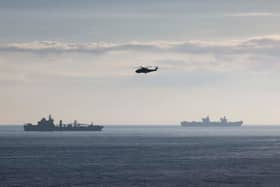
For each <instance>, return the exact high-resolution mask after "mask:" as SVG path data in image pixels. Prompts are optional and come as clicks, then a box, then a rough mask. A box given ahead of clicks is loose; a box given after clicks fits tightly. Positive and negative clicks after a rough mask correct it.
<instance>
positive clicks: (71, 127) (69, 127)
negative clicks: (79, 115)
mask: <svg viewBox="0 0 280 187" xmlns="http://www.w3.org/2000/svg"><path fill="white" fill-rule="evenodd" d="M102 129H103V126H101V125H94V124H93V123H91V124H81V123H78V122H77V121H76V120H75V121H74V123H73V124H71V123H70V124H63V122H62V120H60V121H59V125H58V126H56V125H55V124H54V119H53V118H52V117H51V115H49V118H48V119H46V118H42V119H41V120H40V121H38V123H37V125H32V124H31V123H27V124H25V125H24V130H25V131H101V130H102Z"/></svg>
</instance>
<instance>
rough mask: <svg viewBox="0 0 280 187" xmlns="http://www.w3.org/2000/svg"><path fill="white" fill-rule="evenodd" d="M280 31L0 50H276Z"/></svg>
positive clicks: (3, 47)
mask: <svg viewBox="0 0 280 187" xmlns="http://www.w3.org/2000/svg"><path fill="white" fill-rule="evenodd" d="M279 49H280V35H269V36H261V37H253V38H248V39H244V40H224V41H201V40H194V41H152V42H128V43H107V42H99V43H67V42H59V41H34V42H26V43H7V44H0V51H1V52H30V53H69V52H70V53H71V52H77V53H92V54H102V53H109V52H121V51H136V52H137V51H138V52H151V53H163V52H165V53H166V52H172V53H193V54H199V53H212V54H240V53H258V54H259V53H266V54H269V53H270V54H271V53H278V51H279Z"/></svg>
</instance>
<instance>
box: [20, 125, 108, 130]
mask: <svg viewBox="0 0 280 187" xmlns="http://www.w3.org/2000/svg"><path fill="white" fill-rule="evenodd" d="M102 129H103V126H101V125H93V126H87V127H40V126H37V125H24V131H102Z"/></svg>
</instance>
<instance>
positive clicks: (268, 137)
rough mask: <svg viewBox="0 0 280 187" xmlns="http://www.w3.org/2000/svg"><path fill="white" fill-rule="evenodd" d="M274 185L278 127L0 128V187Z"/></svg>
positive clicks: (278, 175) (278, 166) (278, 173)
mask: <svg viewBox="0 0 280 187" xmlns="http://www.w3.org/2000/svg"><path fill="white" fill-rule="evenodd" d="M9 186H12V187H22V186H26V187H38V186H43V187H44V186H46V187H47V186H53V187H56V186H66V187H68V186H69V187H83V186H90V187H91V186H93V187H99V186H100V187H111V186H112V187H134V186H136V187H138V186H139V187H145V186H147V187H173V186H178V187H184V186H186V187H188V186H190V187H192V186H195V187H200V186H211V187H212V186H213V187H219V186H221V187H232V186H234V187H236V186H246V187H250V186H252V187H258V186H265V187H267V186H275V187H278V186H280V126H268V125H260V126H253V125H251V126H250V125H247V126H246V125H244V126H242V127H234V128H195V127H194V128H190V127H189V128H186V127H180V126H179V125H159V126H156V125H155V126H149V125H137V126H135V125H130V126H129V125H126V126H125V125H106V126H105V127H104V129H103V131H102V132H24V131H23V127H22V126H18V125H2V126H0V187H9Z"/></svg>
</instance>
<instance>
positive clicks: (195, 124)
mask: <svg viewBox="0 0 280 187" xmlns="http://www.w3.org/2000/svg"><path fill="white" fill-rule="evenodd" d="M242 123H243V122H242V121H238V122H228V123H220V122H210V123H202V122H187V121H182V122H181V126H182V127H241V125H242Z"/></svg>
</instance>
